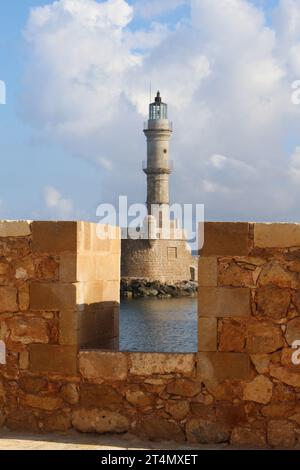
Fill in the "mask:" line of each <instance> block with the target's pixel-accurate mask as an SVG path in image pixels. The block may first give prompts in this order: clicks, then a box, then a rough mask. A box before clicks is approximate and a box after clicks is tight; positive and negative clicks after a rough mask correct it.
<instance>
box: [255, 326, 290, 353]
mask: <svg viewBox="0 0 300 470" xmlns="http://www.w3.org/2000/svg"><path fill="white" fill-rule="evenodd" d="M283 346H284V341H283V337H282V331H281V329H280V328H279V327H277V326H275V325H273V324H272V323H271V322H257V323H253V324H250V325H249V326H248V331H247V340H246V350H247V351H248V352H249V353H252V354H261V353H271V352H274V351H277V349H280V348H282V347H283Z"/></svg>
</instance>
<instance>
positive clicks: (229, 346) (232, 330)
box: [219, 319, 246, 352]
mask: <svg viewBox="0 0 300 470" xmlns="http://www.w3.org/2000/svg"><path fill="white" fill-rule="evenodd" d="M245 342H246V328H245V324H244V323H242V322H239V321H236V320H233V319H229V320H224V321H223V322H222V328H221V332H220V341H219V351H227V352H243V351H244V349H245Z"/></svg>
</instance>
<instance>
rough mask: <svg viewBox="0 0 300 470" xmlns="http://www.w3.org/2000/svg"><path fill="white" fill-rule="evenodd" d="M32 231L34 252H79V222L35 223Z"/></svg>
mask: <svg viewBox="0 0 300 470" xmlns="http://www.w3.org/2000/svg"><path fill="white" fill-rule="evenodd" d="M31 229H32V250H33V252H41V253H48V254H53V253H56V254H60V253H63V252H66V251H68V252H72V253H76V252H77V222H33V223H32V225H31Z"/></svg>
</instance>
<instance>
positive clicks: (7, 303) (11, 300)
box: [0, 286, 18, 312]
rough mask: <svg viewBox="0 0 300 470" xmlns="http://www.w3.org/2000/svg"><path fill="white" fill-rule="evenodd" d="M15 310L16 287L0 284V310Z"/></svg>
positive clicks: (16, 307)
mask: <svg viewBox="0 0 300 470" xmlns="http://www.w3.org/2000/svg"><path fill="white" fill-rule="evenodd" d="M17 311H18V304H17V289H16V288H15V287H9V286H0V312H17Z"/></svg>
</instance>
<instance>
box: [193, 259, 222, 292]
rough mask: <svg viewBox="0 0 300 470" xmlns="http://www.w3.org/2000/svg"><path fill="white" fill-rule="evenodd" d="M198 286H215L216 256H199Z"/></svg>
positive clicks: (216, 279)
mask: <svg viewBox="0 0 300 470" xmlns="http://www.w3.org/2000/svg"><path fill="white" fill-rule="evenodd" d="M198 282H199V286H217V282H218V265H217V258H213V257H208V258H207V257H204V256H201V257H200V258H199V265H198Z"/></svg>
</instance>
